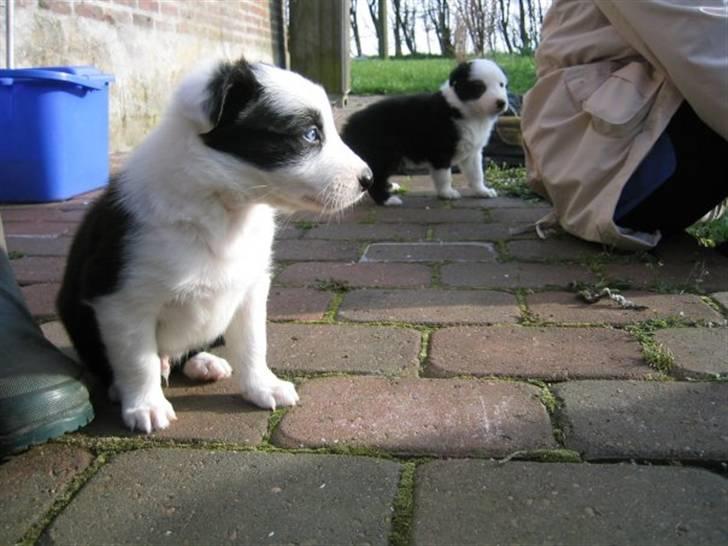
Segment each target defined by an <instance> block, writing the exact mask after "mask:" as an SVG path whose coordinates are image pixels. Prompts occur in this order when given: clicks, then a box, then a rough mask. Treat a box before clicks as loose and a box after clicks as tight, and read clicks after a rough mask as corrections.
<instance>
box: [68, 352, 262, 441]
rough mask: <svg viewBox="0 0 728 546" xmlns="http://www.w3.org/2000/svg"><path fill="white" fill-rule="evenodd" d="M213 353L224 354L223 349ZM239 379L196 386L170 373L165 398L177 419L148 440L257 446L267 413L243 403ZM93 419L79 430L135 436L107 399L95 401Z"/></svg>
mask: <svg viewBox="0 0 728 546" xmlns="http://www.w3.org/2000/svg"><path fill="white" fill-rule="evenodd" d="M214 352H216V353H219V354H220V355H221V356H225V355H224V349H217V350H215V351H214ZM239 393H240V388H239V386H238V378H237V375H236V374H233V376H232V377H230V378H229V379H225V380H223V381H218V382H216V383H196V382H193V381H190V380H189V379H187V378H186V377H185V376H184V375H182V373H181V372H179V371H178V370H176V369H175V370H173V371H172V374H171V376H170V384H169V387H166V388H165V389H164V395H165V396H166V397H167V400H169V402H170V403H171V404H172V406H173V407H174V411H175V413H176V414H177V420H176V421H174V422H173V423H172V425H171V426H170V427H169V428H168V429H166V430H162V431H158V432H156V433H154V434H152V435H150V437H152V438H170V439H176V440H185V441H187V440H213V441H220V442H231V443H235V444H241V445H249V446H253V445H258V444H259V443H260V442H261V440H262V439H263V435H264V434H265V432H266V430H267V427H268V418H269V417H270V412H269V411H267V410H262V409H260V408H258V407H256V406H253V405H252V404H250V403H248V402H246V401H244V400H243V399H242V398H241V396H240V394H239ZM94 410H95V411H96V418H95V419H94V420H93V421H92V422H91V424H90V425H89V426H88V427H86V428H84V429H83V430H82V432H81V433H82V434H84V435H88V436H113V437H117V436H121V437H127V436H138V435H139V432H132V431H130V430H129V429H127V428H126V426H125V425H124V424H123V422H122V420H121V407H120V406H119V405H118V404H112V403H110V402H108V401H107V400H102V399H99V400H96V401H95V402H94Z"/></svg>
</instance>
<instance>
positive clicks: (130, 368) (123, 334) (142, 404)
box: [94, 294, 177, 433]
mask: <svg viewBox="0 0 728 546" xmlns="http://www.w3.org/2000/svg"><path fill="white" fill-rule="evenodd" d="M124 295H126V294H124ZM123 299H125V298H122V297H121V296H118V297H108V298H104V300H103V301H102V302H99V303H98V304H97V305H95V307H94V310H95V312H96V320H97V322H98V325H99V331H100V332H101V337H102V339H103V341H104V345H105V346H106V350H107V354H108V357H109V363H110V364H111V368H112V370H113V375H114V385H113V388H114V390H115V391H116V393H117V394H118V396H119V399H120V401H121V417H122V419H123V420H124V423H125V424H126V425H127V426H128V427H129V428H130V429H132V430H140V431H143V432H146V433H150V432H152V431H154V430H161V429H165V428H167V427H168V426H169V423H170V421H174V420H175V419H177V416H176V415H175V413H174V409H172V404H170V403H169V402H168V401H167V399H166V398H165V397H164V394H163V393H162V384H161V381H160V377H159V374H160V369H161V366H162V364H161V362H160V359H159V355H158V354H157V340H156V314H154V313H143V314H140V308H139V307H138V306H135V305H133V304H131V303H129V304H128V305H125V302H123V301H122V300H123Z"/></svg>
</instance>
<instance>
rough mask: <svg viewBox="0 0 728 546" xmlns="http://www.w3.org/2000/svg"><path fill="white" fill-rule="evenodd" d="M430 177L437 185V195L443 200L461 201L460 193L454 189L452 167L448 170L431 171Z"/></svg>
mask: <svg viewBox="0 0 728 546" xmlns="http://www.w3.org/2000/svg"><path fill="white" fill-rule="evenodd" d="M430 176H431V177H432V181H433V182H434V183H435V190H436V191H437V195H439V196H440V197H441V198H442V199H460V192H458V191H457V190H456V189H455V188H453V187H452V173H451V172H450V167H447V168H446V169H431V170H430Z"/></svg>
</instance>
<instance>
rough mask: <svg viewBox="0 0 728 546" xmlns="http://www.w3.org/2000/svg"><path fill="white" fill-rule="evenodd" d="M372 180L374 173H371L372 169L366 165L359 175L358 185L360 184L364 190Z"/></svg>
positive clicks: (369, 185)
mask: <svg viewBox="0 0 728 546" xmlns="http://www.w3.org/2000/svg"><path fill="white" fill-rule="evenodd" d="M373 181H374V175H373V174H372V170H371V169H370V168H369V167H367V168H366V169H364V171H362V173H361V174H360V175H359V185H360V186H361V189H362V190H364V191H366V190H368V189H369V188H370V187H371V185H372V182H373Z"/></svg>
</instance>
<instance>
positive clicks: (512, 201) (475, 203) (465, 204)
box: [451, 190, 549, 218]
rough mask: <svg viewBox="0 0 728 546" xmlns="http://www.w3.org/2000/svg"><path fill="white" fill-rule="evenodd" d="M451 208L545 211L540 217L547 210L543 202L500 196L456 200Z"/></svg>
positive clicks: (542, 214)
mask: <svg viewBox="0 0 728 546" xmlns="http://www.w3.org/2000/svg"><path fill="white" fill-rule="evenodd" d="M465 193H466V190H464V191H463V194H465ZM451 206H452V207H453V208H456V209H457V208H474V207H478V208H485V209H511V208H514V209H525V208H536V207H539V208H541V209H544V210H545V212H543V213H541V216H544V215H545V214H546V212H548V210H549V209H548V208H547V207H545V205H544V201H526V200H525V199H518V198H517V197H502V196H498V197H495V198H486V199H483V198H480V199H473V198H471V199H458V200H456V201H453V202H452V205H451ZM539 218H540V217H539Z"/></svg>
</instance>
